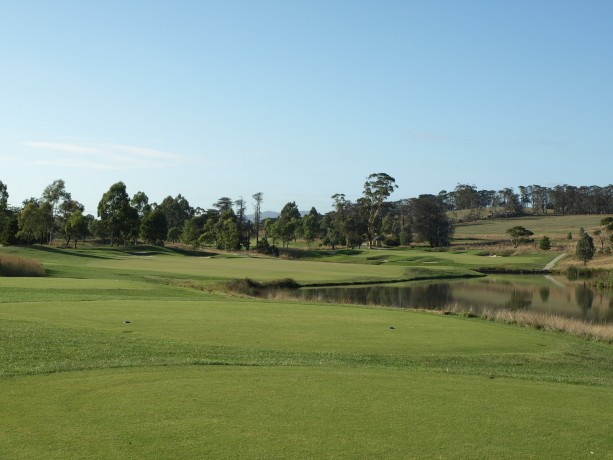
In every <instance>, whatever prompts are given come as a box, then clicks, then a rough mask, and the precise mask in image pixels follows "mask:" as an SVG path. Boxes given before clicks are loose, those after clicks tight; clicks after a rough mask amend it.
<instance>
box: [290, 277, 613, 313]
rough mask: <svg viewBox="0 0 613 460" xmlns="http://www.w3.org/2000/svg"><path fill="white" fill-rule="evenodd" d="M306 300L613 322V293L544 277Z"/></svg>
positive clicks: (382, 288) (331, 293)
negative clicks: (486, 310) (525, 312)
mask: <svg viewBox="0 0 613 460" xmlns="http://www.w3.org/2000/svg"><path fill="white" fill-rule="evenodd" d="M297 295H298V296H299V297H300V298H302V299H305V300H310V301H319V302H331V303H354V304H361V305H383V306H389V307H398V308H426V309H434V310H438V309H440V310H446V309H450V308H453V309H456V310H459V311H467V310H472V311H475V312H479V311H480V310H482V309H483V308H490V309H491V308H497V309H503V308H504V309H510V310H519V309H523V310H530V311H534V312H538V313H548V314H558V315H564V316H569V317H575V318H581V319H583V320H586V321H593V322H599V323H605V322H608V323H611V322H613V293H611V292H601V291H598V290H596V289H593V288H591V287H589V286H588V285H586V284H585V283H583V282H569V281H567V280H566V278H563V277H553V276H542V275H489V276H486V277H484V278H472V279H461V280H445V281H413V282H407V283H394V284H379V285H365V286H364V285H363V286H338V287H318V288H302V289H299V290H298V291H297Z"/></svg>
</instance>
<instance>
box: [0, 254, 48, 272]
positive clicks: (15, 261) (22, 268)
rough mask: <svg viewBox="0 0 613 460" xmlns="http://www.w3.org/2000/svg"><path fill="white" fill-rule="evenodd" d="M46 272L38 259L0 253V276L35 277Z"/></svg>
mask: <svg viewBox="0 0 613 460" xmlns="http://www.w3.org/2000/svg"><path fill="white" fill-rule="evenodd" d="M45 275H46V272H45V269H44V268H43V266H42V265H41V263H40V262H39V261H38V260H34V259H30V258H26V257H20V256H14V255H7V254H0V276H21V277H37V276H45Z"/></svg>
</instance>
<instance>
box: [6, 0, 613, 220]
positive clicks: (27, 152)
mask: <svg viewBox="0 0 613 460" xmlns="http://www.w3.org/2000/svg"><path fill="white" fill-rule="evenodd" d="M2 17H3V27H2V28H0V58H1V60H2V61H1V62H2V67H3V72H2V73H0V100H2V110H1V111H0V181H2V182H3V183H4V184H6V185H7V187H8V192H9V195H10V198H9V203H10V204H11V205H15V206H16V205H20V204H21V202H22V201H23V200H24V199H27V198H29V197H32V196H34V197H39V196H40V195H41V194H42V191H43V189H44V188H45V187H46V186H47V185H49V184H51V183H52V182H53V181H54V180H56V179H63V180H64V181H65V183H66V190H67V191H68V192H70V193H71V194H72V196H73V198H74V199H76V200H78V201H80V202H81V203H83V204H84V205H85V207H86V212H88V213H91V214H94V215H95V214H96V207H97V203H98V201H99V200H100V198H101V197H102V194H103V193H104V192H106V191H107V190H108V189H109V187H110V186H111V185H112V184H113V183H115V182H118V181H123V182H124V183H125V184H126V186H127V190H128V193H129V194H130V195H133V194H135V193H136V192H138V191H143V192H145V193H146V194H147V195H148V196H149V199H150V201H151V202H158V203H159V202H161V201H162V200H163V199H164V197H166V196H168V195H171V196H176V195H178V194H181V195H183V196H184V197H186V198H187V200H188V201H189V202H190V204H191V205H192V206H194V207H196V206H200V207H203V208H209V207H211V206H212V205H213V203H215V201H216V200H217V199H218V198H219V197H222V196H228V197H231V198H232V199H234V200H236V199H238V198H240V197H242V198H243V199H244V200H246V202H247V203H248V209H249V208H250V207H251V202H252V200H251V195H253V194H254V193H257V192H262V193H263V195H264V201H263V204H262V209H263V210H264V209H265V210H270V211H276V212H278V211H280V209H281V208H282V207H283V205H284V204H285V203H286V202H289V201H295V202H296V203H297V205H298V207H299V209H300V210H304V211H308V210H309V209H310V208H311V207H312V206H314V207H316V208H317V209H318V210H319V211H320V212H325V211H327V210H329V209H330V208H331V204H332V200H331V198H330V197H331V196H332V195H333V194H335V193H344V194H345V195H346V196H347V198H348V199H351V200H355V199H356V198H358V197H360V196H361V193H362V188H363V184H364V181H365V180H366V178H367V176H368V175H369V174H371V173H378V172H386V173H388V174H390V175H391V176H393V177H394V178H395V179H396V184H397V185H398V190H397V191H396V192H395V193H394V194H393V195H392V196H391V199H394V200H395V199H400V198H410V197H416V196H418V195H419V194H423V193H432V194H436V193H438V192H439V191H441V190H447V191H449V190H452V189H453V188H454V187H455V186H456V185H457V184H458V183H463V184H473V185H475V186H477V187H478V188H479V189H492V190H499V189H501V188H505V187H515V188H517V187H518V186H519V185H532V184H538V185H542V186H554V185H561V184H570V185H599V186H605V185H608V184H610V183H611V182H613V180H612V179H611V177H612V176H611V169H612V168H611V167H612V166H613V160H612V158H613V152H612V148H611V146H613V130H612V129H611V122H612V120H613V84H611V82H613V27H611V23H612V22H613V2H610V1H605V0H593V1H590V2H578V1H564V0H562V1H551V0H542V1H536V2H535V1H526V0H520V1H517V2H485V1H474V2H456V1H451V0H448V1H435V2H420V1H405V2H398V1H392V0H390V1H386V2H367V1H359V0H358V1H336V2H324V1H313V2H304V3H295V2H279V1H258V2H250V1H228V2H209V1H184V2H180V3H177V2H170V1H146V2H145V1H136V0H134V1H128V2H125V1H113V0H111V1H108V2H74V1H67V0H64V1H62V0H60V1H57V2H46V1H28V0H24V1H20V2H8V3H7V4H5V5H3V10H2Z"/></svg>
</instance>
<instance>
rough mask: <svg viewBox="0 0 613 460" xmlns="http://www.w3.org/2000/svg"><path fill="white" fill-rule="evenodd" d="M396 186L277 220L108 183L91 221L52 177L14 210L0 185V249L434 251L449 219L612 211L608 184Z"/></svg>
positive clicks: (381, 182)
mask: <svg viewBox="0 0 613 460" xmlns="http://www.w3.org/2000/svg"><path fill="white" fill-rule="evenodd" d="M396 188H397V186H396V183H395V179H394V178H393V177H391V176H389V175H388V174H385V173H376V174H371V175H370V176H369V177H368V178H367V179H366V181H365V183H364V186H363V191H362V196H361V197H360V198H358V199H357V200H356V201H351V200H349V199H347V197H346V196H345V195H344V194H343V193H337V194H334V195H333V196H332V197H331V200H332V201H331V205H332V210H331V211H329V212H327V213H325V214H320V213H319V212H318V211H317V210H316V209H315V208H311V209H310V211H309V212H308V213H306V214H304V215H302V213H301V212H300V211H299V208H298V206H297V204H296V203H295V202H293V201H292V202H288V203H287V204H285V206H283V208H282V209H281V211H280V213H279V215H278V217H276V218H274V219H272V218H268V219H264V220H262V219H261V218H260V216H261V207H262V203H263V201H264V196H263V194H262V193H261V192H259V193H255V194H254V195H252V197H251V198H252V200H253V201H252V203H251V206H249V204H248V203H247V201H246V200H244V199H243V198H242V197H239V198H238V199H236V200H233V199H231V198H229V197H220V198H219V199H218V200H217V201H216V202H215V203H214V204H213V205H212V206H211V207H210V208H208V209H203V208H200V207H196V208H194V207H192V206H191V205H190V203H189V202H188V200H187V199H186V198H185V197H183V196H182V195H180V194H179V195H177V196H176V197H172V196H167V197H166V198H164V199H163V200H162V202H161V203H159V204H158V203H150V202H149V198H148V197H147V195H146V194H145V193H144V192H142V191H138V192H137V193H135V194H134V195H133V196H131V197H130V196H129V195H128V193H127V189H126V185H125V184H124V183H123V182H117V183H115V184H113V185H111V186H110V188H109V189H108V190H107V191H106V192H105V193H104V194H103V195H102V197H101V199H100V202H99V203H98V208H97V216H92V215H84V207H83V205H82V204H81V203H79V202H78V201H76V200H74V199H73V198H72V196H71V194H70V193H69V192H68V191H67V190H66V188H65V183H64V181H63V180H61V179H60V180H56V181H54V182H53V183H52V184H50V185H49V186H48V187H46V188H45V189H44V190H43V192H42V194H41V196H40V198H29V199H27V200H25V201H24V202H23V204H22V206H20V207H10V206H8V197H9V194H8V190H7V186H6V185H5V184H4V183H2V182H1V181H0V244H4V245H9V244H32V243H40V244H45V243H49V242H50V241H52V240H53V239H55V238H60V237H61V238H63V239H64V240H65V243H66V245H69V244H74V246H75V247H76V246H77V243H78V241H81V240H84V239H85V238H86V237H93V238H96V239H98V240H99V241H101V242H103V243H107V244H111V245H113V244H122V245H123V244H133V243H136V242H139V241H142V242H145V243H150V244H156V245H161V244H164V243H166V242H182V243H184V244H188V245H190V246H192V247H194V248H199V247H215V248H219V249H225V250H238V249H242V248H244V249H247V250H249V249H250V247H251V246H250V245H251V243H252V240H255V246H256V249H257V250H259V251H262V252H270V253H274V252H275V251H276V247H277V246H279V245H280V246H282V247H287V246H289V244H290V243H291V242H292V241H295V240H297V239H302V240H304V241H306V242H307V243H308V244H309V246H310V245H312V244H314V243H315V242H317V244H321V245H324V246H327V247H330V248H332V249H335V248H337V247H344V248H359V247H362V246H363V245H368V246H369V247H371V248H372V247H375V246H382V245H385V246H399V245H409V244H411V243H412V242H425V243H427V244H429V245H430V246H431V247H441V246H447V245H449V242H450V240H451V237H452V236H453V230H454V223H456V222H461V221H466V220H473V219H480V218H488V217H508V216H518V215H521V214H523V213H524V212H525V210H526V208H531V211H532V212H533V213H537V214H539V213H547V212H549V213H557V214H579V213H587V214H613V186H611V185H609V186H607V187H596V186H590V187H573V186H569V185H561V186H556V187H553V188H547V187H541V186H538V185H530V186H520V187H519V193H516V192H515V191H514V189H513V188H505V189H502V190H498V191H494V190H479V189H477V187H475V186H474V185H468V184H458V185H457V186H456V187H455V189H454V190H453V191H451V192H447V191H444V190H443V191H441V192H440V193H438V194H437V195H429V194H425V195H420V196H418V197H416V198H408V199H401V200H398V201H389V200H388V198H389V197H390V196H391V194H392V193H393V192H394V190H395V189H396ZM248 207H249V209H252V210H253V212H254V222H252V221H251V220H249V219H248V217H247V209H248ZM608 219H610V218H608ZM594 235H595V236H596V237H597V238H598V243H600V246H601V249H604V247H605V245H606V246H607V247H610V245H611V238H613V226H612V225H611V223H610V222H609V221H607V219H603V226H602V228H601V229H598V230H596V232H595V233H594Z"/></svg>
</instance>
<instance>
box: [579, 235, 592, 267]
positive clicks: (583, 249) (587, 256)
mask: <svg viewBox="0 0 613 460" xmlns="http://www.w3.org/2000/svg"><path fill="white" fill-rule="evenodd" d="M595 252H596V248H595V247H594V240H593V239H592V237H591V236H590V235H588V234H587V232H584V233H583V234H582V235H581V238H580V239H579V241H578V242H577V248H576V250H575V253H576V254H577V258H578V259H579V260H582V261H583V265H586V264H587V262H588V261H589V260H592V257H594V253H595Z"/></svg>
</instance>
